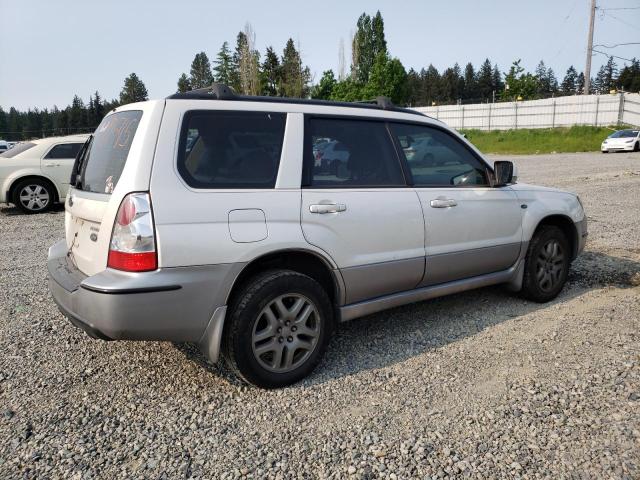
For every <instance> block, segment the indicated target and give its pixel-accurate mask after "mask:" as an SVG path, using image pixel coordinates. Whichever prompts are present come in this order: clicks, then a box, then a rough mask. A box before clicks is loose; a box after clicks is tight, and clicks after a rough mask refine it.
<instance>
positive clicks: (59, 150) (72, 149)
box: [44, 143, 82, 158]
mask: <svg viewBox="0 0 640 480" xmlns="http://www.w3.org/2000/svg"><path fill="white" fill-rule="evenodd" d="M81 147H82V143H61V144H60V145H56V146H55V147H53V148H52V149H51V150H49V153H47V155H46V156H45V157H44V158H76V155H77V154H78V152H79V151H80V148H81Z"/></svg>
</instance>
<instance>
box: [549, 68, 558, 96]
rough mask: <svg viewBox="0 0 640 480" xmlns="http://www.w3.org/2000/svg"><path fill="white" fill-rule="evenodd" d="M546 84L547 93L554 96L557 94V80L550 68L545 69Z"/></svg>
mask: <svg viewBox="0 0 640 480" xmlns="http://www.w3.org/2000/svg"><path fill="white" fill-rule="evenodd" d="M546 82H547V85H548V87H549V93H552V94H554V93H557V92H558V79H557V78H556V73H555V72H554V71H553V69H552V68H551V67H549V68H547V79H546Z"/></svg>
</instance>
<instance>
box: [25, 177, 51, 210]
mask: <svg viewBox="0 0 640 480" xmlns="http://www.w3.org/2000/svg"><path fill="white" fill-rule="evenodd" d="M18 198H19V199H20V203H21V204H22V206H23V207H24V208H26V209H27V210H31V211H32V212H38V211H40V210H43V209H45V208H46V207H47V205H49V202H50V201H51V196H50V195H49V191H48V190H47V189H46V188H45V187H43V186H42V185H38V184H31V185H25V186H24V187H23V188H22V190H20V194H19V195H18Z"/></svg>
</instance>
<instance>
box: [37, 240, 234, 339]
mask: <svg viewBox="0 0 640 480" xmlns="http://www.w3.org/2000/svg"><path fill="white" fill-rule="evenodd" d="M47 266H48V270H49V289H50V291H51V294H52V295H53V299H54V300H55V302H56V304H57V305H58V307H59V309H60V311H61V312H62V313H63V314H64V315H65V316H67V317H68V318H69V320H70V321H71V322H72V323H74V324H75V325H77V326H79V327H80V328H82V329H83V330H84V331H85V332H87V333H88V334H89V335H90V336H92V337H94V338H102V339H109V340H170V341H185V342H199V341H201V339H202V337H203V335H204V333H205V331H206V330H207V328H208V327H209V324H210V322H211V320H212V319H213V318H214V317H216V321H217V322H221V321H224V318H222V319H220V313H219V312H220V310H219V307H223V306H224V305H225V303H226V299H227V295H228V293H229V290H230V287H231V285H233V281H234V279H235V277H236V276H237V274H238V272H239V271H240V269H241V265H239V264H221V265H211V266H198V267H181V268H165V269H160V270H156V271H154V272H145V273H135V274H134V273H127V272H121V271H117V270H111V269H107V270H104V271H103V272H100V273H98V274H96V275H93V276H91V277H87V276H86V275H84V274H83V273H82V272H80V271H79V270H78V269H77V268H76V267H75V266H74V265H73V263H72V262H71V260H70V259H69V257H68V256H67V248H66V245H65V242H64V241H62V242H59V243H57V244H55V245H53V246H52V247H51V248H50V249H49V259H48V262H47ZM216 311H218V315H216V316H214V312H216ZM223 311H224V309H223ZM211 328H212V327H209V329H211Z"/></svg>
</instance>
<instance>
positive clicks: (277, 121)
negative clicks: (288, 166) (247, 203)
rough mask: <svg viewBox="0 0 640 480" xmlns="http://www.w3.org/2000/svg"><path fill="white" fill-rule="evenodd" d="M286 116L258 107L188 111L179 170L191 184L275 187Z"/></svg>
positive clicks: (218, 186)
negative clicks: (233, 109)
mask: <svg viewBox="0 0 640 480" xmlns="http://www.w3.org/2000/svg"><path fill="white" fill-rule="evenodd" d="M285 121H286V115H285V114H283V113H261V112H218V111H200V110H193V111H190V112H187V113H186V114H185V117H184V122H183V125H182V134H181V138H180V150H179V153H178V171H179V172H180V175H181V176H182V178H184V180H185V181H186V182H187V184H189V185H190V186H191V187H194V188H273V187H274V185H275V182H276V176H277V174H278V165H279V163H280V153H281V152H282V141H283V138H284V126H285Z"/></svg>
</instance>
